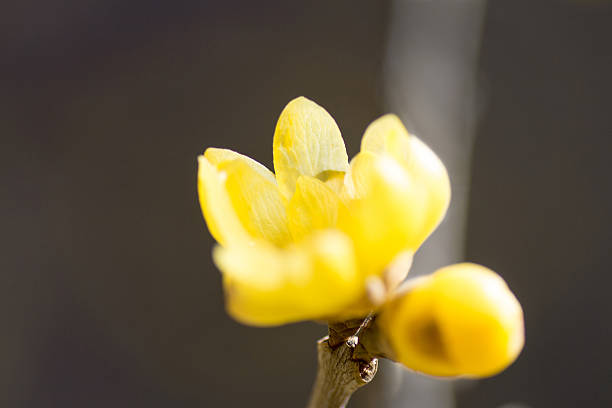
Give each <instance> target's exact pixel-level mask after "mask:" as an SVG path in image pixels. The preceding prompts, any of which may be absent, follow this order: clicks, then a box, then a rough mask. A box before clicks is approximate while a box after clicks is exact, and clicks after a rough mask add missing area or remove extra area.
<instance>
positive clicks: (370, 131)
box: [361, 115, 451, 236]
mask: <svg viewBox="0 0 612 408" xmlns="http://www.w3.org/2000/svg"><path fill="white" fill-rule="evenodd" d="M361 150H362V151H368V152H372V153H375V154H388V155H391V156H392V157H394V158H395V159H396V160H397V161H398V162H399V163H400V164H401V165H402V166H404V168H406V170H407V171H408V173H409V174H410V176H411V179H412V180H413V182H414V183H419V184H421V185H423V186H424V188H425V189H426V191H427V195H426V196H427V209H428V210H427V214H426V215H425V228H426V230H427V231H428V232H427V234H426V236H428V235H429V234H430V233H431V232H432V231H433V230H434V229H435V228H436V227H437V226H438V224H439V223H440V221H441V220H442V218H444V215H445V214H446V210H447V209H448V204H449V201H450V196H451V192H450V182H449V178H448V173H447V172H446V168H445V167H444V164H443V163H442V162H441V161H440V159H439V158H438V156H436V154H435V153H434V152H433V151H432V150H431V149H430V148H429V147H428V146H427V145H426V144H425V143H423V142H422V141H421V140H420V139H419V138H417V137H416V136H414V135H411V134H410V133H408V131H407V130H406V128H405V127H404V125H403V124H402V122H401V121H400V120H399V118H398V117H397V116H395V115H385V116H383V117H381V118H379V119H377V120H375V121H374V122H372V123H371V124H370V126H368V128H367V129H366V131H365V133H364V135H363V138H362V140H361Z"/></svg>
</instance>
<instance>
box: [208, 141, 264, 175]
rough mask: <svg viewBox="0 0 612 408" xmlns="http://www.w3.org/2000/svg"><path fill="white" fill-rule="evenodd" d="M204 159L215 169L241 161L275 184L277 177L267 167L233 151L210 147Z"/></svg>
mask: <svg viewBox="0 0 612 408" xmlns="http://www.w3.org/2000/svg"><path fill="white" fill-rule="evenodd" d="M204 157H206V159H207V160H208V161H209V162H210V163H211V164H213V165H214V166H215V167H217V168H219V166H221V165H222V164H224V163H227V162H230V161H233V160H240V161H242V162H244V163H246V164H248V165H249V167H251V168H252V169H253V170H255V171H256V172H257V173H258V174H259V175H261V176H262V177H263V178H265V179H267V180H269V181H271V182H275V180H276V179H275V177H274V174H273V173H272V172H271V171H270V170H268V169H267V168H266V166H264V165H262V164H261V163H259V162H257V161H255V160H253V159H251V158H250V157H248V156H245V155H243V154H240V153H237V152H235V151H233V150H229V149H219V148H216V147H209V148H208V149H206V151H205V152H204Z"/></svg>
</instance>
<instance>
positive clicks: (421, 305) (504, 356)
mask: <svg viewBox="0 0 612 408" xmlns="http://www.w3.org/2000/svg"><path fill="white" fill-rule="evenodd" d="M377 320H378V324H379V325H380V328H381V330H382V331H383V333H384V334H385V335H386V337H387V338H388V341H389V343H390V346H391V348H392V350H393V357H394V359H396V360H397V361H399V362H401V363H402V364H404V365H405V366H407V367H408V368H411V369H413V370H416V371H419V372H422V373H425V374H429V375H434V376H444V377H446V376H468V377H486V376H490V375H494V374H497V373H499V372H500V371H502V370H503V369H505V368H506V367H507V366H508V365H510V364H511V363H512V362H513V361H514V360H515V359H516V358H517V357H518V355H519V353H520V351H521V349H522V348H523V344H524V328H523V311H522V309H521V305H520V304H519V302H518V300H517V299H516V297H515V296H514V295H513V294H512V292H511V291H510V289H509V288H508V286H507V285H506V283H505V282H504V280H503V279H502V278H501V277H500V276H499V275H497V274H496V273H494V272H493V271H491V270H489V269H487V268H485V267H483V266H480V265H476V264H471V263H463V264H456V265H451V266H447V267H445V268H442V269H439V270H438V271H436V272H434V273H433V274H432V275H430V276H427V277H424V278H420V279H418V280H416V281H415V284H414V286H412V287H411V288H410V289H409V290H408V291H407V292H406V293H404V294H402V295H399V296H398V297H397V298H396V299H394V300H393V301H392V302H390V303H389V304H388V305H386V306H385V307H384V308H383V309H382V311H381V313H380V315H379V317H378V319H377Z"/></svg>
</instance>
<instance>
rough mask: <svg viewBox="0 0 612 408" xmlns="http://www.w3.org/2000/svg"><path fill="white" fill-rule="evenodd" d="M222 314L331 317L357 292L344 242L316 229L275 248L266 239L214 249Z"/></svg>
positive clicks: (269, 319) (257, 321) (265, 319)
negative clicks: (219, 273) (220, 278)
mask: <svg viewBox="0 0 612 408" xmlns="http://www.w3.org/2000/svg"><path fill="white" fill-rule="evenodd" d="M213 255H214V260H215V263H216V264H217V266H218V267H219V269H220V270H221V271H222V272H223V282H224V287H225V292H226V307H227V310H228V312H229V313H230V314H231V315H232V316H233V317H234V318H235V319H236V320H238V321H240V322H242V323H245V324H250V325H255V326H274V325H280V324H285V323H291V322H296V321H300V320H313V319H323V318H327V317H333V316H335V315H338V314H339V313H340V312H341V311H342V310H344V309H345V308H346V307H347V305H349V304H351V303H352V302H354V301H355V299H356V298H357V297H358V296H359V295H360V294H361V293H362V291H363V282H362V281H361V280H359V279H356V273H357V272H356V266H355V259H354V254H353V248H352V245H351V242H350V240H349V239H348V238H347V237H346V236H344V235H343V234H341V233H340V232H339V231H334V230H328V231H320V232H316V233H314V234H312V235H310V236H309V237H308V238H307V239H306V240H304V241H302V242H300V243H298V244H292V245H290V246H289V247H287V248H285V249H279V248H276V247H273V246H271V245H269V244H266V243H256V244H255V245H252V246H248V245H246V246H245V245H241V246H233V247H216V248H215V250H214V252H213Z"/></svg>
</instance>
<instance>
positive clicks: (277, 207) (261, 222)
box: [219, 160, 292, 246]
mask: <svg viewBox="0 0 612 408" xmlns="http://www.w3.org/2000/svg"><path fill="white" fill-rule="evenodd" d="M219 171H220V172H221V173H222V174H223V175H225V188H226V190H227V192H228V194H229V197H230V201H231V203H232V206H233V208H234V210H235V211H236V214H237V215H238V218H239V219H240V221H241V222H242V225H243V226H244V228H245V229H246V230H247V231H248V232H249V234H250V235H251V236H252V237H253V238H259V239H264V240H267V241H269V242H271V243H273V244H275V245H277V246H283V245H286V244H288V243H289V242H291V240H292V239H291V234H290V233H289V228H288V225H287V214H286V212H285V207H284V205H283V202H282V200H281V197H280V194H279V192H278V188H277V186H276V182H275V181H274V180H269V179H268V178H265V177H262V176H261V175H260V174H259V173H258V172H257V171H255V170H254V169H253V167H252V166H250V165H248V164H247V163H245V162H244V161H242V160H233V161H231V162H226V163H223V164H222V165H221V166H219Z"/></svg>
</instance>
